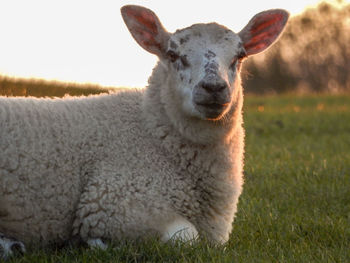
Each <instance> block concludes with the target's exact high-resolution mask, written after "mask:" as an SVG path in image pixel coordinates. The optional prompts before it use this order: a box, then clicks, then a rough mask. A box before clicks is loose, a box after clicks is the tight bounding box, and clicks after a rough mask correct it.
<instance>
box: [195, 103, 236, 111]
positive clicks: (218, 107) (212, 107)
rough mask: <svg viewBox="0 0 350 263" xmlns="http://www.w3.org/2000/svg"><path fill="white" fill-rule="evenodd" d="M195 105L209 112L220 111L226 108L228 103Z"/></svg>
mask: <svg viewBox="0 0 350 263" xmlns="http://www.w3.org/2000/svg"><path fill="white" fill-rule="evenodd" d="M197 105H198V106H200V107H204V108H207V109H210V110H222V109H224V108H226V107H227V106H228V105H229V103H223V104H222V103H216V102H212V103H197Z"/></svg>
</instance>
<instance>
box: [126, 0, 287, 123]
mask: <svg viewBox="0 0 350 263" xmlns="http://www.w3.org/2000/svg"><path fill="white" fill-rule="evenodd" d="M121 12H122V16H123V18H124V21H125V23H126V25H127V27H128V29H129V30H130V32H131V34H132V36H133V37H134V38H135V40H136V41H137V42H138V43H139V44H140V45H141V46H142V47H143V48H144V49H146V50H147V51H149V52H151V53H153V54H156V55H157V56H158V57H159V58H160V60H161V62H162V64H163V65H164V66H165V67H167V72H168V73H167V81H168V82H167V84H168V85H167V88H168V89H170V90H169V92H171V93H172V95H174V100H176V101H177V102H178V103H177V106H178V105H179V104H180V105H181V106H180V109H179V108H178V107H176V110H182V111H183V112H184V113H185V114H186V115H187V116H190V117H195V118H199V119H203V120H219V119H221V118H223V116H225V113H227V112H229V111H230V109H231V108H232V106H233V105H234V104H235V99H236V98H237V97H238V96H235V95H236V94H238V91H239V88H240V85H237V82H238V81H239V78H238V74H239V69H240V63H241V60H242V59H243V58H244V57H246V56H250V55H254V54H257V53H259V52H262V51H264V50H265V49H266V48H268V47H269V46H270V45H271V44H272V43H273V42H274V41H275V40H276V39H277V37H278V36H279V35H280V33H281V32H282V31H283V28H284V26H285V25H286V22H287V20H288V16H289V14H288V13H287V12H286V11H284V10H280V9H274V10H268V11H265V12H261V13H259V14H257V15H256V16H254V17H253V18H252V19H251V20H250V21H249V23H248V24H247V25H246V26H245V27H244V28H243V30H242V31H240V32H239V33H238V34H235V33H233V32H232V31H231V30H229V29H227V28H225V27H223V26H220V25H218V24H215V23H211V24H196V25H193V26H191V27H188V28H185V29H182V30H178V31H176V32H175V33H174V34H170V33H168V32H167V31H166V30H165V29H164V27H163V26H162V24H161V23H160V21H159V19H158V17H157V16H156V15H155V14H154V13H153V12H152V11H151V10H149V9H147V8H144V7H141V6H134V5H128V6H124V7H123V8H122V9H121ZM169 96H170V95H169V93H168V95H167V96H166V99H168V100H169V99H170V98H169ZM173 104H175V103H173Z"/></svg>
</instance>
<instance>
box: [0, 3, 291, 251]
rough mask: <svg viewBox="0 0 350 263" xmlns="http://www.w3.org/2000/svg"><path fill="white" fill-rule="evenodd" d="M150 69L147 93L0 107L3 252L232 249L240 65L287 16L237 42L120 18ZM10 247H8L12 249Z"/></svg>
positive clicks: (129, 15)
mask: <svg viewBox="0 0 350 263" xmlns="http://www.w3.org/2000/svg"><path fill="white" fill-rule="evenodd" d="M121 13H122V16H123V18H124V21H125V23H126V25H127V27H128V29H129V30H130V32H131V34H132V36H133V37H134V38H135V40H136V41H137V42H138V43H139V44H140V45H141V46H142V47H143V48H144V49H146V50H147V51H149V52H151V53H153V54H156V55H157V56H158V57H159V63H158V64H157V66H156V67H155V69H154V71H153V74H152V76H151V77H150V80H149V86H148V87H147V88H146V89H145V90H128V91H121V92H117V93H115V94H109V95H100V96H90V97H85V98H83V97H79V98H64V99H36V98H5V97H1V98H0V232H1V233H2V234H3V235H2V236H0V246H2V247H3V250H4V255H5V256H6V255H9V254H11V253H12V248H13V247H12V244H15V245H16V247H17V249H18V248H20V249H22V250H23V251H24V244H29V243H34V244H39V245H47V244H49V243H52V242H53V243H60V242H64V241H65V240H68V239H70V238H72V237H73V236H78V237H80V238H81V239H82V240H84V241H85V242H87V243H88V244H90V245H91V246H98V247H102V248H104V247H105V243H103V242H102V240H111V239H113V240H116V239H117V240H118V239H124V238H130V239H136V238H140V237H146V236H158V237H159V238H160V239H162V240H164V241H166V240H168V239H170V238H172V237H176V238H183V239H185V240H188V239H192V238H195V237H196V235H197V233H198V234H199V235H200V236H203V237H205V238H207V239H208V240H209V241H210V242H213V243H223V242H226V241H227V240H228V238H229V234H230V232H231V229H232V222H233V219H234V215H235V212H236V207H237V202H238V197H239V195H240V194H241V190H242V184H243V174H242V168H243V146H244V130H243V128H242V104H243V90H242V87H241V84H240V76H239V71H240V67H241V62H242V60H243V59H244V58H245V57H247V56H249V55H253V54H256V53H259V52H261V51H263V50H265V49H266V48H267V47H268V46H270V45H271V44H272V43H273V42H274V41H275V40H276V39H277V37H278V36H279V35H280V33H281V32H282V30H283V28H284V26H285V24H286V21H287V19H288V13H287V12H286V11H283V10H269V11H265V12H262V13H259V14H258V15H256V16H255V17H254V18H253V19H252V20H251V21H250V22H249V23H248V25H247V26H246V27H245V28H244V29H243V30H242V31H241V32H240V33H238V34H236V33H233V32H232V31H231V30H229V29H227V28H225V27H223V26H221V25H218V24H216V23H210V24H195V25H193V26H191V27H188V28H185V29H181V30H178V31H176V32H175V33H173V34H171V33H168V32H167V31H166V30H165V29H164V28H163V26H162V25H161V23H160V21H159V20H158V18H157V16H156V15H155V14H154V13H153V12H152V11H151V10H149V9H146V8H144V7H140V6H133V5H128V6H124V7H123V8H122V9H121ZM11 242H12V243H11Z"/></svg>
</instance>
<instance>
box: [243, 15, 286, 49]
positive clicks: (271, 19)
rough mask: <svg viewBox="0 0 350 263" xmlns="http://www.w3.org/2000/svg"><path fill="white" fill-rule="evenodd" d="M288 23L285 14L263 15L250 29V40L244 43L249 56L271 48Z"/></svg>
mask: <svg viewBox="0 0 350 263" xmlns="http://www.w3.org/2000/svg"><path fill="white" fill-rule="evenodd" d="M285 22H286V17H285V14H284V13H272V14H266V13H265V14H262V15H261V16H258V17H256V18H255V19H254V20H253V23H252V25H251V26H250V28H248V32H249V35H250V39H248V41H247V42H245V43H244V48H245V49H246V51H247V53H248V54H250V55H251V54H256V53H259V52H261V51H263V50H265V49H266V48H267V47H269V46H270V45H271V44H272V43H273V42H274V41H275V40H276V38H277V37H278V35H279V34H280V33H281V31H282V29H283V27H284V25H285Z"/></svg>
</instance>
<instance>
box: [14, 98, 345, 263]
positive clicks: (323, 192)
mask: <svg viewBox="0 0 350 263" xmlns="http://www.w3.org/2000/svg"><path fill="white" fill-rule="evenodd" d="M244 118H245V128H246V154H245V186H244V192H243V194H242V196H241V198H240V203H239V209H238V213H237V217H236V220H235V222H234V230H233V232H232V234H231V238H230V240H229V242H228V243H227V244H226V245H225V246H221V247H210V246H208V244H207V243H206V242H199V243H198V244H195V245H193V246H189V245H184V244H175V245H173V246H171V245H168V244H161V243H159V242H158V241H157V240H149V241H147V242H141V243H123V244H118V243H115V244H111V247H110V248H109V249H108V250H107V251H96V250H95V251H94V250H90V249H86V248H85V249H84V248H73V249H69V248H67V249H61V250H39V249H34V250H33V251H32V252H29V253H28V254H26V255H25V256H24V257H22V258H20V257H19V258H14V259H12V260H11V261H10V262H350V96H327V95H322V96H311V95H309V96H306V97H298V96H293V95H288V96H287V95H285V96H271V97H268V96H265V97H257V96H246V98H245V108H244Z"/></svg>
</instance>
